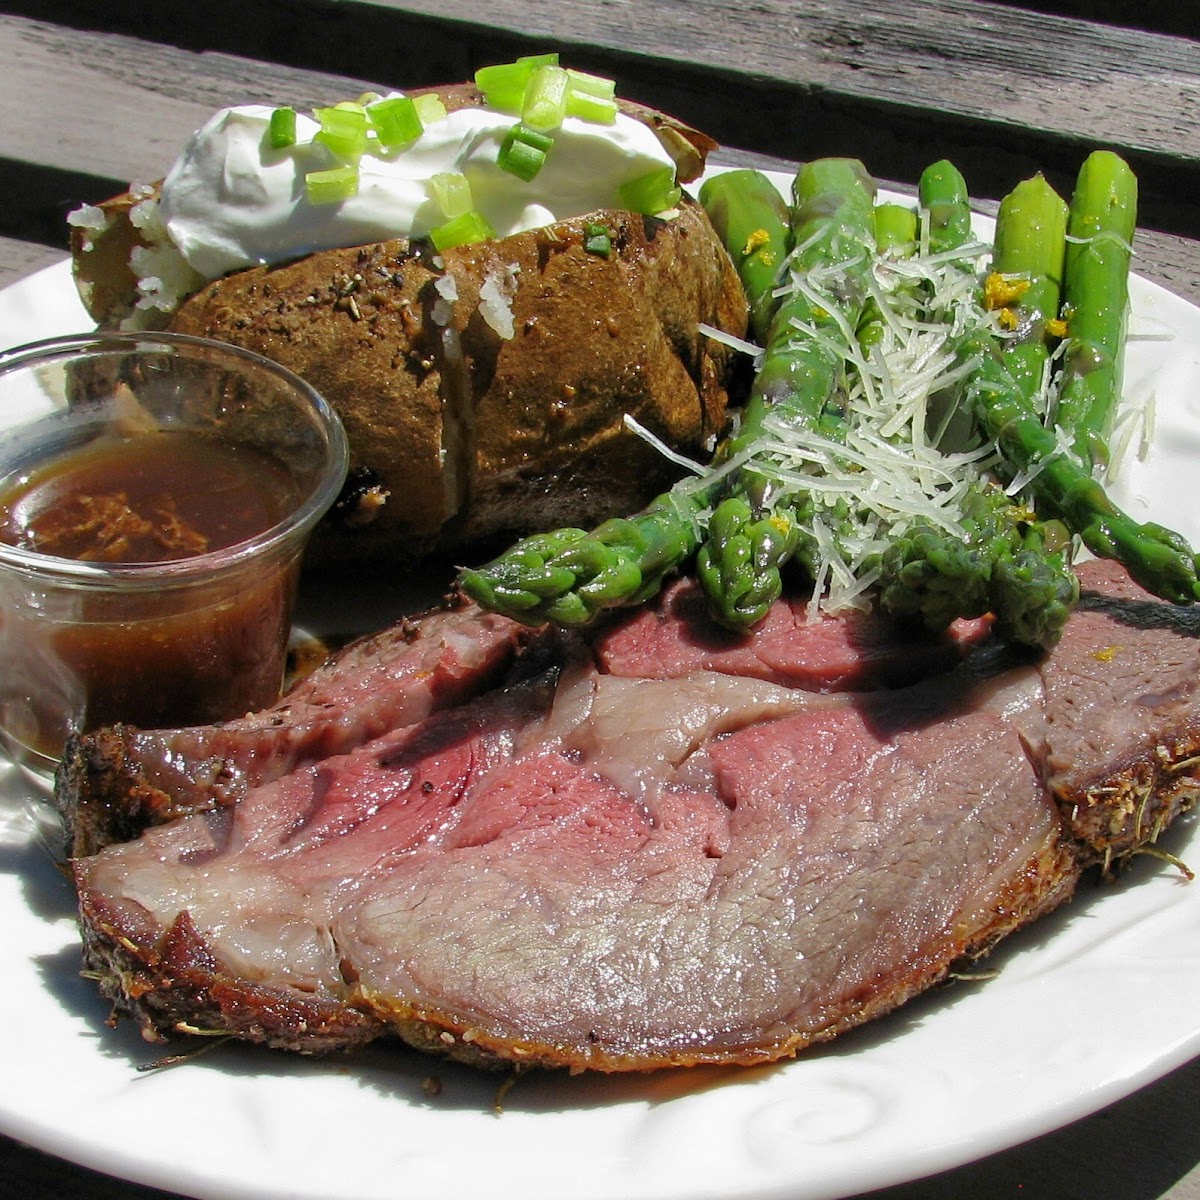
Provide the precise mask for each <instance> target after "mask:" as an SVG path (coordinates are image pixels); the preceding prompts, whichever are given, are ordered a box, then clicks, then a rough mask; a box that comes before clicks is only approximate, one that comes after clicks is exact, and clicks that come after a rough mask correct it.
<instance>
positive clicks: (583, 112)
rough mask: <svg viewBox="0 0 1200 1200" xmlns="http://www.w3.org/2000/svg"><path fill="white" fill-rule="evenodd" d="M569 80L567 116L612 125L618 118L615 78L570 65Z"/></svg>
mask: <svg viewBox="0 0 1200 1200" xmlns="http://www.w3.org/2000/svg"><path fill="white" fill-rule="evenodd" d="M567 80H568V84H567V116H569V117H579V118H580V119H581V120H584V121H591V122H592V123H593V124H596V125H611V124H612V123H613V122H614V121H615V120H616V119H617V100H616V95H617V83H616V80H615V79H606V78H605V77H604V76H603V75H589V74H588V73H587V72H586V71H575V70H572V69H571V68H570V67H568V68H567Z"/></svg>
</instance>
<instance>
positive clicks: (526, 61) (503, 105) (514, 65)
mask: <svg viewBox="0 0 1200 1200" xmlns="http://www.w3.org/2000/svg"><path fill="white" fill-rule="evenodd" d="M557 65H558V55H557V54H527V55H525V56H524V57H522V58H518V59H517V60H516V62H510V63H498V64H496V65H495V66H491V67H480V68H479V70H478V71H476V72H475V86H476V87H477V88H478V89H479V90H480V91H481V92H482V93H483V98H484V100H485V101H487V103H488V104H489V105H491V107H492V108H496V109H499V110H500V111H501V112H508V113H519V112H520V111H521V107H522V105H523V104H524V103H525V89H526V88H527V87H528V86H529V81H530V80H531V79H532V78H533V73H534V72H535V71H536V70H537V69H538V67H546V66H557Z"/></svg>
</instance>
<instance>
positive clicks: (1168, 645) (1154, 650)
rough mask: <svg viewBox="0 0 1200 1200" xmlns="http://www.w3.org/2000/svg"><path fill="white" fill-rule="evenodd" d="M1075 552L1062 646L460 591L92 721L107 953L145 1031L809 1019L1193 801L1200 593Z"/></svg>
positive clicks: (922, 978)
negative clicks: (251, 696)
mask: <svg viewBox="0 0 1200 1200" xmlns="http://www.w3.org/2000/svg"><path fill="white" fill-rule="evenodd" d="M1081 574H1082V581H1083V584H1084V595H1083V599H1082V602H1081V605H1080V609H1079V611H1078V612H1077V613H1076V614H1075V615H1074V616H1073V617H1072V619H1071V621H1070V622H1069V623H1068V626H1067V630H1066V633H1065V635H1064V637H1063V639H1062V642H1061V643H1060V645H1059V646H1058V647H1057V648H1056V649H1055V651H1054V652H1053V653H1051V654H1050V655H1049V656H1047V657H1045V658H1043V659H1040V660H1037V661H1034V660H1030V659H1018V658H1015V657H1013V656H1012V655H1010V654H1009V653H1008V652H1007V651H1005V650H1004V649H1003V648H1001V647H997V646H995V645H993V644H990V643H989V642H988V641H987V639H986V638H984V637H982V636H981V634H980V630H979V628H978V627H969V628H964V629H960V630H958V631H956V634H955V636H954V637H953V638H951V639H949V641H947V642H942V643H939V644H936V645H934V644H929V643H927V642H922V641H921V640H920V639H918V640H917V641H916V642H903V641H899V640H890V641H889V640H888V639H885V638H882V637H880V636H879V629H878V627H877V626H875V625H873V624H872V623H871V622H870V621H865V622H864V621H859V620H856V621H852V622H849V623H843V624H842V625H841V626H840V627H839V628H838V629H830V628H828V627H822V626H819V625H818V626H813V625H811V624H809V623H807V622H805V621H804V619H803V615H802V612H801V610H800V609H799V608H790V607H788V606H786V605H785V606H782V607H781V609H780V611H779V612H777V613H775V614H773V615H772V619H771V621H770V622H768V625H767V626H766V627H765V628H764V629H763V630H761V631H760V632H759V634H758V635H756V637H755V639H754V641H753V643H749V642H745V643H740V644H735V643H733V642H730V641H728V639H725V640H723V639H721V638H720V637H719V636H718V635H716V634H715V633H714V632H713V631H712V630H711V629H709V628H708V627H707V626H706V625H705V623H704V621H703V618H702V617H701V616H700V615H699V614H698V612H697V611H696V610H695V606H694V605H693V603H692V602H691V600H690V599H689V596H688V594H687V589H686V587H685V586H681V588H679V589H674V590H672V592H670V593H668V595H667V596H665V597H664V598H663V600H662V602H661V603H660V604H659V605H658V606H656V607H655V608H654V609H651V610H648V611H646V612H642V613H638V614H634V615H629V616H627V617H625V618H623V619H622V620H620V621H619V622H617V623H616V624H614V625H613V626H611V627H609V628H608V629H606V630H604V631H602V632H599V633H594V634H591V635H589V636H586V637H585V636H581V635H578V634H570V635H568V634H562V633H557V632H542V633H536V634H535V633H531V632H530V631H528V630H524V629H520V628H519V627H517V626H514V625H511V624H510V623H508V622H506V621H503V620H501V619H498V618H495V617H489V616H484V615H482V614H480V613H479V612H478V611H476V610H474V609H472V608H470V607H463V608H460V609H458V610H455V611H449V612H444V613H439V614H436V615H433V616H430V617H428V618H426V619H424V620H422V621H418V622H416V623H413V624H411V625H408V626H405V627H400V628H397V629H396V630H393V631H390V632H388V633H385V634H383V635H380V636H378V637H376V638H373V639H370V640H369V641H368V642H365V643H362V644H360V645H358V646H356V647H353V648H351V649H350V650H349V651H348V652H346V653H345V654H343V655H342V656H341V657H340V658H338V659H336V660H335V661H334V662H332V663H331V664H330V665H329V666H327V667H326V668H324V669H323V670H322V672H321V673H320V674H319V675H318V676H317V677H315V678H314V679H312V680H310V681H309V682H308V683H307V684H305V685H304V686H303V687H302V688H301V689H300V690H299V691H298V692H296V693H293V694H292V695H291V696H289V697H288V698H287V699H286V700H285V701H284V702H283V703H282V704H281V705H279V706H278V707H276V708H275V709H272V710H270V711H268V712H266V713H263V714H257V715H255V716H252V717H249V718H247V719H245V720H243V721H239V722H231V723H229V724H227V725H224V726H219V727H213V728H208V729H199V730H179V731H165V732H155V733H142V732H138V731H136V730H130V729H124V728H120V727H118V728H114V729H110V730H104V731H101V732H100V733H97V734H95V735H93V736H90V737H87V738H84V739H82V740H80V741H78V742H77V743H75V744H74V745H73V746H72V748H71V750H70V753H69V755H68V757H67V760H66V762H65V764H64V767H63V770H62V772H61V773H60V778H59V800H60V804H61V806H62V808H63V811H64V815H65V817H66V820H67V823H68V827H69V829H70V830H72V831H73V835H74V851H73V856H72V862H71V865H72V870H73V873H74V879H75V883H76V885H77V888H78V893H79V903H80V913H81V918H82V924H83V931H84V946H85V958H86V962H87V965H88V967H89V968H90V969H91V970H92V971H94V972H98V973H99V974H100V975H101V976H102V979H103V983H102V987H103V990H104V991H105V993H106V994H107V995H108V996H109V997H110V998H111V999H112V1000H113V1002H114V1003H115V1005H116V1007H117V1008H118V1009H119V1010H121V1011H124V1012H127V1013H130V1014H132V1015H133V1016H135V1017H136V1019H137V1020H138V1021H139V1022H140V1023H141V1026H142V1029H143V1032H144V1034H145V1035H146V1036H147V1037H148V1038H151V1039H156V1038H159V1037H164V1036H169V1035H171V1034H173V1033H178V1032H188V1031H193V1030H203V1031H214V1030H222V1031H228V1032H229V1033H231V1034H234V1035H236V1036H239V1037H242V1038H246V1039H249V1040H253V1041H258V1042H265V1043H269V1044H271V1045H275V1046H280V1047H285V1048H289V1049H293V1050H299V1051H305V1052H318V1051H324V1050H331V1049H337V1048H344V1047H351V1046H354V1045H357V1044H360V1043H362V1042H365V1041H368V1040H370V1039H373V1038H377V1037H380V1036H388V1035H392V1036H399V1037H400V1038H403V1039H404V1040H406V1041H408V1042H410V1043H412V1044H414V1045H416V1046H420V1047H423V1048H427V1049H432V1050H436V1051H438V1052H441V1053H445V1054H448V1055H451V1056H453V1057H455V1058H460V1059H463V1060H466V1061H474V1062H482V1063H492V1064H494V1063H501V1064H503V1063H506V1062H508V1063H529V1064H540V1065H546V1066H565V1067H568V1068H570V1069H573V1070H582V1069H598V1070H607V1071H617V1070H634V1069H646V1068H654V1067H661V1066H673V1065H687V1064H695V1063H756V1062H763V1061H769V1060H773V1059H776V1058H779V1057H782V1056H786V1055H791V1054H794V1053H795V1052H797V1051H798V1050H800V1049H802V1048H803V1047H805V1046H807V1045H809V1044H811V1043H814V1042H819V1041H822V1040H825V1039H828V1038H830V1037H833V1036H835V1035H836V1034H838V1033H840V1032H841V1031H843V1030H845V1029H848V1028H850V1027H851V1026H854V1025H857V1024H859V1023H861V1022H863V1021H866V1020H868V1019H870V1018H873V1017H875V1016H878V1015H880V1014H882V1013H885V1012H887V1011H888V1010H890V1009H892V1008H894V1007H896V1006H897V1005H898V1004H901V1003H903V1002H904V1001H905V1000H907V999H908V998H909V997H911V996H913V995H914V994H916V993H917V992H920V991H922V990H923V989H925V988H928V987H929V986H931V985H932V984H934V983H936V982H937V981H939V980H940V979H942V978H943V977H944V976H945V975H946V973H947V971H948V970H949V969H950V968H951V967H952V965H953V964H955V963H956V962H957V961H959V960H961V959H963V958H964V957H965V956H974V955H978V954H981V953H983V952H985V951H986V950H987V949H989V948H990V947H991V946H992V945H994V943H995V942H996V941H997V940H998V939H999V938H1001V937H1003V936H1004V935H1005V934H1007V933H1009V932H1011V931H1012V930H1013V929H1015V928H1017V927H1019V926H1022V925H1024V924H1026V923H1028V922H1029V921H1032V920H1034V919H1035V918H1037V917H1038V916H1040V915H1041V914H1043V913H1045V912H1047V911H1049V910H1050V909H1052V908H1054V907H1055V906H1057V905H1058V904H1060V903H1061V902H1062V901H1064V900H1066V899H1067V898H1068V897H1069V896H1070V895H1071V894H1072V892H1073V891H1074V889H1075V886H1076V884H1077V882H1078V880H1079V878H1080V876H1081V873H1082V872H1083V871H1085V870H1086V869H1088V868H1089V867H1091V866H1093V865H1095V864H1100V865H1101V867H1102V869H1107V868H1108V867H1109V866H1110V865H1111V863H1112V862H1113V861H1114V860H1115V859H1118V858H1120V857H1121V856H1123V855H1125V854H1127V853H1129V852H1130V851H1131V850H1133V849H1135V848H1136V847H1138V846H1139V845H1141V844H1142V843H1143V842H1145V841H1148V840H1150V839H1153V838H1154V837H1157V836H1158V834H1159V832H1160V831H1161V830H1162V829H1163V828H1164V827H1165V826H1166V825H1167V824H1168V823H1169V822H1170V821H1171V820H1172V819H1173V818H1174V817H1175V816H1176V815H1177V814H1178V813H1179V812H1180V811H1182V810H1183V809H1185V808H1186V807H1188V806H1189V805H1191V804H1192V802H1193V801H1194V799H1195V796H1196V792H1197V787H1198V786H1200V782H1198V775H1200V766H1198V762H1197V750H1198V749H1200V695H1198V688H1200V618H1198V617H1197V615H1196V614H1194V613H1192V612H1190V611H1188V610H1183V609H1176V608H1172V607H1171V606H1168V605H1165V604H1163V603H1160V602H1159V601H1156V600H1153V599H1152V598H1150V597H1148V596H1146V595H1145V594H1144V593H1142V592H1140V591H1139V590H1138V589H1137V588H1136V587H1135V586H1134V585H1132V584H1131V583H1130V582H1129V580H1128V579H1127V578H1126V577H1125V576H1124V575H1123V573H1121V572H1120V571H1119V570H1117V569H1115V568H1113V567H1111V566H1107V565H1095V564H1092V565H1089V566H1087V567H1085V568H1084V569H1083V570H1082V572H1081ZM829 657H833V658H837V659H838V665H837V667H836V669H825V668H824V667H822V665H821V660H822V658H826V659H828V658H829ZM814 664H815V666H814ZM831 689H840V690H831Z"/></svg>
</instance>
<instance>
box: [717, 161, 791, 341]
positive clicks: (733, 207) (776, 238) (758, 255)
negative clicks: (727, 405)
mask: <svg viewBox="0 0 1200 1200" xmlns="http://www.w3.org/2000/svg"><path fill="white" fill-rule="evenodd" d="M700 203H701V204H702V205H703V207H704V211H705V212H706V213H707V214H708V218H709V220H710V221H711V222H712V224H713V228H714V229H715V230H716V231H717V235H718V236H719V237H720V239H721V241H722V243H723V244H724V246H725V248H726V249H727V250H728V252H729V256H730V258H731V259H732V260H733V264H734V266H735V267H736V268H737V273H738V277H739V278H740V279H741V281H742V287H743V288H744V289H745V292H746V300H747V301H748V303H749V305H750V332H751V334H752V335H753V336H754V338H755V339H756V340H757V341H758V342H760V343H762V342H764V341H765V340H766V338H767V334H768V331H769V329H770V325H771V319H772V317H773V316H774V314H775V306H776V303H777V297H776V295H775V286H776V284H777V282H778V280H779V278H780V274H781V273H782V271H783V269H784V265H785V263H786V261H787V256H788V253H789V252H790V250H791V246H792V230H791V224H790V219H789V213H788V205H787V201H786V200H784V198H783V197H782V196H781V195H780V194H779V189H778V188H776V187H775V185H774V184H773V183H772V182H771V181H770V180H769V179H768V178H767V177H766V176H765V175H764V174H763V173H762V172H761V171H752V170H739V171H725V172H722V174H720V175H714V176H712V177H711V178H709V179H706V180H705V181H704V183H703V184H702V185H701V187H700Z"/></svg>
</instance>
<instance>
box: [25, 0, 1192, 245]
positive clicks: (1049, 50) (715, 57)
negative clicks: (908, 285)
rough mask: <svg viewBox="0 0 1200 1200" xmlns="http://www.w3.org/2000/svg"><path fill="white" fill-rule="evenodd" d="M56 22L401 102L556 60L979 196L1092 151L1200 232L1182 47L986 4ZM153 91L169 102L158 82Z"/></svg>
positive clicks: (77, 7) (619, 5)
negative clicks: (434, 88)
mask: <svg viewBox="0 0 1200 1200" xmlns="http://www.w3.org/2000/svg"><path fill="white" fill-rule="evenodd" d="M1188 2H1189V4H1192V0H1188ZM6 7H7V9H8V10H9V11H10V12H21V11H25V12H27V13H28V14H30V15H39V14H42V13H43V11H44V3H43V2H40V0H39V2H38V3H34V0H24V2H22V0H17V2H16V3H10V4H8V5H7V6H6ZM485 14H486V17H485ZM55 19H56V21H57V22H59V23H60V24H62V23H75V24H77V25H79V26H80V27H81V28H83V29H91V30H97V29H99V30H108V31H111V32H114V33H121V32H124V33H126V34H134V35H136V36H137V37H139V38H145V39H161V40H162V41H163V43H164V44H168V43H169V44H171V45H173V46H176V47H179V48H183V49H190V50H194V51H199V52H201V53H204V54H209V53H211V52H214V51H216V52H226V53H228V52H231V51H236V52H237V53H239V54H243V55H250V56H260V57H262V58H264V59H266V60H268V61H271V62H277V63H284V64H286V65H290V66H294V67H301V68H304V69H308V70H315V71H323V72H344V71H345V70H346V68H347V65H348V64H350V63H353V64H354V71H353V73H354V74H355V75H357V76H359V77H365V78H371V79H375V80H379V81H383V82H404V83H408V84H410V85H416V84H421V83H438V82H446V81H448V80H451V79H459V78H465V77H467V76H468V75H469V74H470V73H471V72H472V71H473V70H474V68H475V67H476V66H477V65H479V64H480V63H482V62H487V61H496V60H498V59H503V58H507V57H510V56H511V55H513V54H516V53H520V52H523V51H527V50H531V49H537V48H546V47H548V46H553V47H555V48H561V49H563V50H564V51H565V52H567V53H569V56H570V57H571V59H572V60H573V61H575V62H576V63H578V65H580V66H583V67H589V68H593V69H599V70H604V71H606V72H607V73H610V74H613V75H615V76H617V78H618V80H619V82H620V84H621V88H622V91H623V93H624V94H626V95H629V96H631V97H635V98H638V99H642V100H645V101H646V102H648V103H651V104H655V105H657V106H658V107H661V108H664V109H667V110H668V111H671V112H674V113H676V114H677V115H679V116H681V117H683V118H684V119H685V120H690V121H692V122H693V123H695V124H698V125H700V126H701V127H703V128H705V129H707V130H709V131H710V132H711V133H712V134H713V135H714V136H716V137H717V138H718V139H719V140H720V141H722V142H724V143H725V144H728V145H736V146H742V147H746V148H748V149H752V150H756V151H759V152H762V153H767V154H773V155H776V156H778V157H781V158H790V159H795V158H805V157H814V156H816V155H819V154H828V153H843V154H853V155H856V156H857V157H860V158H862V159H863V160H864V161H866V162H867V163H868V164H869V165H870V166H871V168H872V170H874V171H875V172H876V173H878V174H881V175H885V176H888V177H893V178H898V179H906V180H915V179H916V176H917V174H918V173H919V171H920V169H921V167H923V166H924V165H925V164H926V163H927V162H929V161H931V160H932V159H933V158H937V157H942V156H947V157H951V158H953V159H954V160H955V161H956V162H958V163H959V165H960V166H961V167H962V168H963V170H964V172H966V173H967V176H968V178H969V179H970V180H971V181H972V186H973V189H974V190H975V191H977V192H978V194H981V195H990V196H999V195H1001V194H1003V192H1004V191H1006V190H1007V189H1008V188H1009V187H1011V186H1012V184H1013V183H1014V182H1015V181H1016V180H1017V179H1019V178H1021V177H1022V176H1023V175H1025V174H1029V173H1031V171H1032V170H1035V169H1038V168H1042V169H1044V170H1046V171H1047V173H1048V174H1049V175H1050V177H1051V180H1052V182H1054V183H1055V185H1056V186H1060V185H1061V184H1062V182H1063V180H1064V179H1068V178H1069V177H1070V175H1071V174H1073V172H1074V170H1075V167H1076V166H1077V164H1078V162H1079V160H1080V159H1081V158H1082V156H1083V154H1084V153H1085V152H1086V150H1087V149H1088V148H1090V147H1091V146H1093V145H1096V144H1100V143H1103V144H1108V145H1112V146H1114V147H1115V148H1117V149H1120V150H1121V151H1122V152H1123V153H1124V154H1125V155H1126V156H1127V157H1128V158H1129V159H1130V161H1131V163H1132V164H1133V166H1134V168H1135V170H1137V172H1138V175H1139V177H1140V179H1141V180H1142V187H1143V196H1144V204H1143V209H1144V213H1145V216H1146V223H1147V224H1148V225H1150V226H1152V227H1154V228H1158V229H1162V230H1165V231H1168V232H1176V233H1182V234H1185V235H1190V236H1198V235H1200V42H1197V41H1195V40H1193V39H1192V38H1185V37H1177V36H1168V35H1163V34H1158V33H1149V32H1145V31H1143V30H1140V29H1131V28H1126V27H1121V26H1112V25H1105V24H1102V23H1100V22H1098V21H1089V20H1080V19H1077V18H1070V17H1064V16H1059V15H1056V14H1044V13H1037V12H1031V11H1029V10H1028V9H1025V8H1021V7H1017V6H1014V5H1008V4H997V3H983V2H980V0H921V2H920V3H917V4H914V3H911V0H871V2H868V0H806V2H805V3H795V2H794V0H748V2H747V3H741V2H740V0H657V2H656V3H654V4H652V5H651V4H645V3H643V2H642V0H565V2H564V0H494V2H493V3H491V4H489V5H488V6H487V7H486V10H483V9H481V8H480V6H479V5H478V3H477V0H428V2H427V3H423V4H420V5H418V4H414V3H405V2H402V0H371V2H369V3H368V2H365V0H293V2H292V3H291V4H289V5H288V6H287V9H286V10H282V9H281V8H280V6H279V5H278V4H275V3H272V2H271V0H208V2H207V3H205V4H204V5H163V4H161V3H155V2H153V0H127V2H126V3H124V4H120V5H116V4H111V3H110V4H103V5H96V4H95V3H94V0H59V3H57V4H56V6H55ZM484 19H486V21H487V22H488V23H487V24H486V25H485V24H482V23H481V21H482V20H484ZM1198 32H1200V31H1198ZM631 34H632V36H631ZM118 61H119V60H118ZM135 65H136V64H135ZM214 67H215V68H216V78H218V79H219V78H221V77H222V72H221V69H220V65H219V64H217V63H215V62H214ZM145 83H146V86H148V87H149V88H150V89H151V90H152V92H154V93H155V94H156V95H157V94H162V93H163V92H164V91H167V92H169V91H170V86H169V85H170V80H169V78H159V79H156V78H155V77H154V76H148V77H147V78H146V79H145ZM731 92H736V93H737V97H736V102H734V103H731V102H730V94H731ZM168 98H169V97H168Z"/></svg>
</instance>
